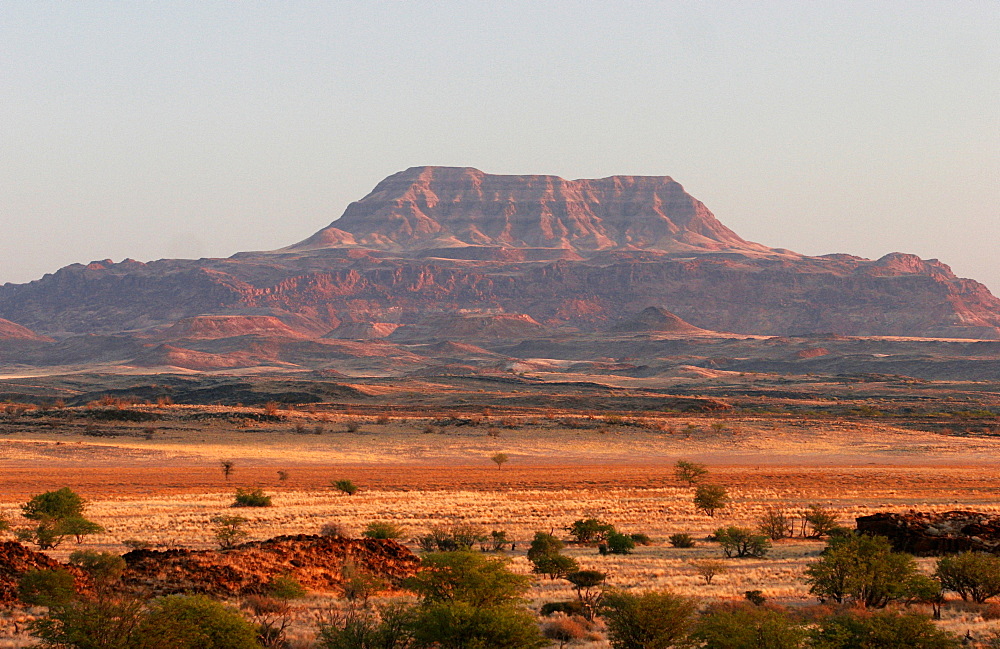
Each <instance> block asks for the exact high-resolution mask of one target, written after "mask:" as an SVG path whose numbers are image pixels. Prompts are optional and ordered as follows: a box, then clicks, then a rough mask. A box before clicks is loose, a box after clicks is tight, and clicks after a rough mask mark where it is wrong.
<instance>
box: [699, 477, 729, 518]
mask: <svg viewBox="0 0 1000 649" xmlns="http://www.w3.org/2000/svg"><path fill="white" fill-rule="evenodd" d="M727 504H729V492H727V491H726V488H725V487H723V486H722V485H716V484H700V485H698V488H697V489H695V492H694V507H695V509H697V510H698V511H703V512H705V513H706V514H708V515H709V516H712V517H713V518H714V517H715V512H716V511H717V510H720V509H724V508H725V507H726V505H727Z"/></svg>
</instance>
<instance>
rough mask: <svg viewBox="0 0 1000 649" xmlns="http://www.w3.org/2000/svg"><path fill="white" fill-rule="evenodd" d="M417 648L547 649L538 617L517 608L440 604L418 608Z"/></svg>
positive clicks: (454, 602) (447, 602) (414, 623)
mask: <svg viewBox="0 0 1000 649" xmlns="http://www.w3.org/2000/svg"><path fill="white" fill-rule="evenodd" d="M412 628H413V638H414V641H415V644H416V646H417V647H434V648H435V649H541V648H542V647H545V646H547V645H548V641H546V640H545V638H544V637H542V634H541V631H540V630H539V628H538V624H537V623H536V622H535V617H534V616H533V615H532V614H531V613H530V612H529V611H527V610H525V609H522V608H517V607H514V606H510V605H506V606H486V607H482V606H476V605H474V604H471V603H469V602H465V601H439V602H434V603H431V604H427V605H425V606H422V607H419V608H418V609H417V611H416V616H415V619H414V620H413V622H412Z"/></svg>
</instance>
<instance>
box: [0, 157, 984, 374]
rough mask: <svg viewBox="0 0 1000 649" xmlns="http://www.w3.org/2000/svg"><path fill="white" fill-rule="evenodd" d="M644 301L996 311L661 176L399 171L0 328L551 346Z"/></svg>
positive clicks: (28, 300) (766, 316)
mask: <svg viewBox="0 0 1000 649" xmlns="http://www.w3.org/2000/svg"><path fill="white" fill-rule="evenodd" d="M653 306H655V307H659V308H662V309H665V310H669V311H664V313H669V314H671V315H675V316H676V317H677V318H679V319H680V320H682V321H683V322H684V323H688V324H689V325H690V326H692V327H695V328H699V329H705V330H711V331H728V332H737V333H744V334H763V335H800V334H811V333H835V334H841V335H850V336H918V337H942V338H973V339H978V338H985V339H998V338H1000V300H998V299H997V298H996V297H994V296H993V295H992V294H990V292H989V290H988V289H987V288H986V287H985V286H983V285H982V284H979V283H978V282H975V281H973V280H969V279H961V278H958V277H956V276H955V275H954V274H953V273H952V272H951V269H949V268H948V266H946V265H945V264H943V263H941V262H939V261H937V260H923V259H920V258H918V257H916V256H913V255H907V254H902V253H891V254H888V255H886V256H884V257H882V258H881V259H877V260H874V261H873V260H869V259H863V258H860V257H855V256H851V255H846V254H833V255H826V256H821V257H809V256H804V255H800V254H796V253H794V252H790V251H788V250H784V249H781V248H768V247H766V246H763V245H761V244H757V243H753V242H750V241H747V240H745V239H743V238H742V237H740V236H739V235H737V234H736V233H734V232H733V231H732V230H730V229H729V228H727V227H725V226H724V225H723V224H722V223H720V222H719V221H718V219H716V218H715V216H714V215H712V213H711V212H710V211H709V210H708V209H707V208H706V207H705V206H704V205H703V204H702V203H701V202H700V201H698V200H697V199H695V198H693V197H692V196H690V195H689V194H687V193H686V192H685V191H684V189H683V188H682V187H681V185H679V184H678V183H677V182H676V181H674V180H672V179H671V178H669V177H665V176H655V177H653V176H613V177H610V178H603V179H597V180H564V179H561V178H557V177H555V176H508V175H491V174H485V173H483V172H481V171H478V170H475V169H469V168H452V167H416V168H413V169H408V170H406V171H402V172H400V173H397V174H394V175H392V176H390V177H389V178H387V179H385V180H383V181H382V182H380V183H379V184H378V185H377V186H376V187H375V189H374V190H373V191H372V192H371V193H370V194H369V195H368V196H366V197H364V198H362V199H361V200H359V201H357V202H355V203H352V204H351V205H350V206H348V208H347V210H346V211H345V212H344V214H343V216H342V217H341V218H340V219H338V220H336V221H334V222H333V223H332V224H331V225H329V226H328V227H326V228H323V229H322V230H320V231H319V232H317V233H316V234H315V235H313V236H312V237H310V238H308V239H306V240H305V241H302V242H300V243H298V244H295V245H292V246H288V247H286V248H281V249H278V250H274V251H269V252H245V253H239V254H236V255H233V256H232V257H230V258H227V259H199V260H176V259H174V260H159V261H154V262H149V263H141V262H137V261H134V260H130V259H128V260H125V261H123V262H119V263H115V262H112V261H110V260H105V261H97V262H91V263H89V264H74V265H72V266H68V267H66V268H63V269H61V270H59V271H57V272H55V273H52V274H50V275H46V276H45V277H43V278H41V279H39V280H36V281H34V282H30V283H27V284H5V285H3V286H0V317H2V318H8V319H10V320H13V321H15V322H18V323H21V325H23V326H25V327H29V328H31V329H33V330H34V331H37V332H41V333H44V334H46V335H49V336H53V337H57V338H66V337H72V336H80V335H83V334H90V335H93V334H99V335H101V336H112V337H114V338H110V339H108V340H111V341H112V342H114V343H115V345H119V342H118V340H119V338H118V337H120V336H125V337H128V336H136V337H139V338H143V339H145V340H148V339H150V338H152V339H154V340H159V341H167V340H176V339H188V338H205V337H207V338H217V337H225V336H230V337H233V338H240V339H244V338H247V337H248V336H249V337H252V336H253V335H267V336H279V337H286V338H293V337H296V336H305V337H312V338H318V337H320V336H323V335H328V336H330V337H331V338H348V339H373V338H381V337H383V336H391V337H392V340H398V341H400V342H401V343H402V342H404V341H405V342H408V343H413V342H416V341H425V342H427V341H438V340H443V339H452V340H458V341H461V339H462V338H463V337H468V338H471V339H472V340H496V339H497V337H498V336H499V337H503V336H507V337H510V338H512V339H513V338H519V337H520V338H530V337H533V336H558V335H562V334H566V333H573V332H583V333H587V332H607V331H608V329H609V327H612V326H614V325H615V324H616V323H619V322H620V321H621V319H622V318H623V317H625V316H627V315H628V314H634V313H640V312H643V310H644V309H647V307H653ZM449 314H450V315H449ZM654 315H655V314H654ZM661 315H662V314H661ZM219 316H226V318H221V319H220V318H219ZM235 316H239V317H235ZM500 316H504V317H500ZM663 317H666V316H663ZM435 318H436V319H438V320H435ZM654 319H655V318H654ZM667 319H668V320H669V318H667ZM178 322H180V324H175V323H178ZM358 323H361V324H358ZM364 323H369V325H365V324H364ZM643 326H652V327H654V329H653V330H655V326H660V325H656V324H655V323H653V324H650V323H646V324H645V325H643ZM663 326H666V325H663ZM411 336H412V337H411ZM241 337H242V338H241ZM449 337H450V338H449ZM328 340H329V338H328ZM88 344H89V343H88ZM476 344H479V343H478V342H477V343H476ZM199 351H203V352H205V353H209V352H211V353H216V352H215V351H214V350H208V349H200V348H199ZM158 353H159V354H161V355H166V356H171V355H173V356H176V355H177V354H178V352H177V351H175V350H167V349H163V350H161V351H160V352H158ZM227 353H228V352H227ZM148 360H149V361H150V362H153V361H155V362H160V359H158V358H150V359H148ZM168 360H169V359H168ZM219 360H220V359H200V360H199V361H198V362H203V361H204V362H206V363H207V362H208V361H211V362H212V363H214V362H217V361H219ZM241 360H242V359H241ZM225 362H229V360H228V359H227V360H226V361H225ZM209 364H210V363H209ZM223 364H224V363H223Z"/></svg>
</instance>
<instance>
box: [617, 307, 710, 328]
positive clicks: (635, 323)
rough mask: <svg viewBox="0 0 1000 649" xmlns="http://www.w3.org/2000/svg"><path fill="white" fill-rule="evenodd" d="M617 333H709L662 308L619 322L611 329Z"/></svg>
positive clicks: (651, 309) (650, 309) (644, 310)
mask: <svg viewBox="0 0 1000 649" xmlns="http://www.w3.org/2000/svg"><path fill="white" fill-rule="evenodd" d="M611 331H614V332H617V333H661V334H697V333H707V332H706V331H705V330H704V329H700V328H698V327H695V326H694V325H692V324H689V323H687V322H684V321H683V320H681V319H680V318H678V317H677V316H675V315H674V314H673V313H670V312H669V311H667V310H666V309H661V308H660V307H655V306H651V307H648V308H646V309H643V310H642V312H641V313H639V314H637V315H635V316H633V317H631V318H628V319H626V320H623V321H622V322H619V323H618V324H616V325H615V326H613V327H611Z"/></svg>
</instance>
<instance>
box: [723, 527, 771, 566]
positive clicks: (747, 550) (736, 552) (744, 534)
mask: <svg viewBox="0 0 1000 649" xmlns="http://www.w3.org/2000/svg"><path fill="white" fill-rule="evenodd" d="M714 536H715V540H716V541H718V542H719V544H721V545H722V552H723V553H725V555H726V557H728V558H730V559H732V558H733V557H736V558H737V559H742V558H744V557H755V558H756V557H763V556H764V555H766V554H767V552H768V550H770V549H771V542H770V541H769V540H768V538H767V537H766V536H764V535H763V534H754V532H753V530H751V529H749V528H747V527H736V526H735V525H731V526H729V527H720V528H719V529H717V530H715V534H714Z"/></svg>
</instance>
